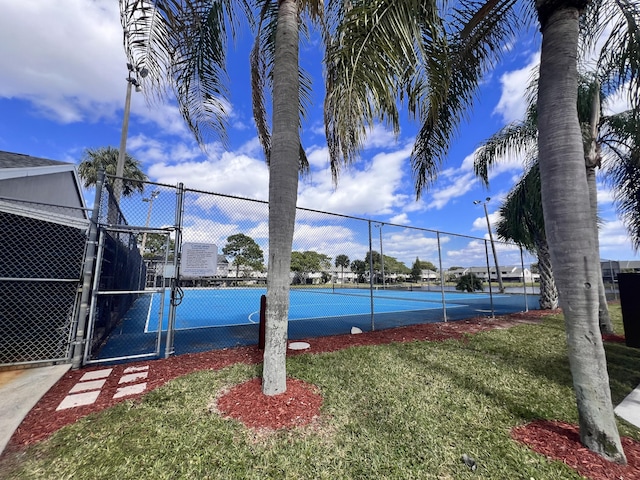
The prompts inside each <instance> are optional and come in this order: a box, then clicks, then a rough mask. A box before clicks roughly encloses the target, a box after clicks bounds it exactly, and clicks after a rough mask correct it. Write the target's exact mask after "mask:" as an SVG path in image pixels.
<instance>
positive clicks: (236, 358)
mask: <svg viewBox="0 0 640 480" xmlns="http://www.w3.org/2000/svg"><path fill="white" fill-rule="evenodd" d="M558 313H561V312H560V310H553V311H549V310H547V311H541V310H532V311H529V312H524V313H517V314H511V315H505V316H502V317H496V318H495V319H488V318H474V319H469V320H462V321H456V322H447V323H430V324H421V325H411V326H406V327H399V328H393V329H388V330H379V331H374V332H367V333H362V334H357V335H349V334H347V335H336V336H331V337H319V338H312V339H306V340H305V341H306V342H308V343H309V344H310V345H311V347H310V348H309V349H306V350H303V351H295V350H288V352H287V354H288V355H289V356H292V355H299V354H301V353H323V352H331V351H336V350H341V349H344V348H348V347H352V346H359V345H381V344H386V343H392V342H411V341H442V340H447V339H464V338H465V336H466V335H468V334H474V333H478V332H481V331H487V330H493V329H500V328H509V327H512V326H515V325H520V324H531V323H539V322H541V319H542V318H543V317H545V316H547V315H551V314H558ZM618 337H619V336H615V338H614V336H612V338H611V339H609V340H607V338H606V337H605V341H620V338H618ZM621 338H622V339H624V337H621ZM261 362H262V351H261V350H259V349H258V348H257V347H239V348H232V349H224V350H214V351H209V352H202V353H196V354H186V355H181V356H177V357H171V358H168V359H162V360H154V361H151V362H147V364H148V365H149V375H148V378H147V389H146V390H145V391H146V392H148V391H150V390H153V389H155V388H157V387H159V386H161V385H163V384H165V383H166V382H168V381H169V380H172V379H174V378H177V377H180V376H183V375H186V374H189V373H192V372H194V371H198V370H219V369H222V368H225V367H227V366H230V365H233V364H236V363H247V364H258V363H261ZM136 365H138V364H127V365H116V366H114V367H113V369H114V373H113V374H112V375H111V376H110V377H109V380H108V381H107V382H106V384H105V387H104V389H103V390H104V392H103V393H104V394H101V395H100V396H99V397H98V399H97V401H96V402H95V403H93V404H92V405H87V406H82V407H78V408H72V409H68V410H62V411H56V407H57V406H58V405H59V404H60V402H61V401H62V399H63V398H64V397H65V395H67V393H68V392H69V390H70V389H71V388H72V387H73V386H74V385H75V384H76V383H77V382H78V380H79V379H80V377H81V376H82V375H83V374H85V373H87V372H89V371H91V370H92V369H82V370H78V371H70V372H68V373H67V374H66V375H65V376H64V377H63V378H62V379H61V380H60V381H59V382H58V383H56V385H54V387H53V388H52V389H51V390H49V392H47V394H45V395H44V397H43V398H42V399H41V400H40V401H39V402H38V403H37V404H36V406H35V407H34V408H33V409H32V410H31V412H30V413H29V414H28V415H27V417H26V418H25V419H24V421H23V422H22V424H21V425H20V427H19V428H18V430H17V431H16V433H15V434H14V435H13V437H12V438H11V441H10V443H9V446H8V448H7V449H6V450H5V453H7V452H15V451H18V450H21V449H23V448H25V447H26V446H28V445H31V444H34V443H37V442H39V441H41V440H43V439H45V438H47V437H48V436H50V435H51V434H52V433H54V432H55V431H56V430H58V429H60V428H61V427H63V426H64V425H67V424H70V423H73V422H75V421H76V420H78V419H79V418H81V417H84V416H86V415H88V414H90V413H93V412H96V411H100V410H103V409H105V408H108V407H110V406H112V405H114V404H116V403H118V402H120V401H122V400H124V399H114V398H113V395H112V393H113V392H115V391H116V388H117V379H118V377H119V376H120V375H121V374H122V373H123V372H124V369H125V368H126V367H131V366H136ZM93 370H95V368H94V369H93ZM142 395H143V393H140V394H138V395H133V396H127V397H126V399H128V400H130V399H132V398H134V399H135V398H137V397H140V396H142ZM321 406H322V396H321V395H320V393H319V392H318V390H317V388H316V387H315V386H313V385H309V384H307V383H305V382H303V381H301V380H297V379H288V381H287V390H286V391H285V392H284V393H282V394H279V395H275V396H265V395H263V394H262V387H261V380H260V379H259V378H254V379H252V380H250V381H248V382H245V383H242V384H239V385H236V386H234V387H232V388H230V389H229V390H228V391H225V392H221V393H220V394H219V396H218V397H217V399H216V402H215V405H213V406H211V407H210V408H211V409H212V411H215V412H217V413H218V414H220V415H223V416H225V417H231V418H235V419H237V420H239V421H241V422H243V423H244V424H245V425H246V426H247V427H248V428H252V429H256V430H265V429H266V430H278V429H282V428H292V427H299V426H304V425H308V424H311V423H313V422H314V421H315V420H317V419H318V418H320V409H321ZM511 435H512V437H513V438H514V439H515V440H517V441H519V442H521V443H524V444H525V445H527V446H529V447H530V448H531V449H533V450H534V451H536V452H538V453H540V454H542V455H545V456H547V457H548V458H550V459H554V460H559V461H561V462H564V463H565V464H567V465H569V466H571V467H572V468H574V469H576V471H578V472H579V473H580V474H581V475H583V476H585V477H587V478H591V479H594V480H604V479H634V478H635V479H640V443H638V442H636V441H634V440H631V439H627V438H624V439H623V440H622V442H623V446H624V450H625V453H626V455H627V460H628V462H629V464H628V465H627V466H618V465H614V464H612V463H610V462H606V461H605V460H603V459H601V458H600V457H599V456H597V455H595V454H593V453H592V452H589V451H588V450H587V449H586V448H584V447H583V446H582V445H581V444H580V442H579V437H578V434H577V427H575V426H573V425H568V424H563V423H561V422H549V421H537V422H532V423H529V424H527V425H523V426H520V427H517V428H514V429H513V431H512V434H511Z"/></svg>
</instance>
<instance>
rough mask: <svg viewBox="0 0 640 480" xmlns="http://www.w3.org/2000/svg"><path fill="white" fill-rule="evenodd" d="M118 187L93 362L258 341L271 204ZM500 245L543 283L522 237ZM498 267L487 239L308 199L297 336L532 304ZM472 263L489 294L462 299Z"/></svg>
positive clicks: (105, 198) (89, 352)
mask: <svg viewBox="0 0 640 480" xmlns="http://www.w3.org/2000/svg"><path fill="white" fill-rule="evenodd" d="M112 197H113V196H112V194H111V193H110V190H109V189H104V191H103V192H102V194H101V196H100V215H99V221H98V223H99V226H100V235H99V236H98V238H99V239H103V240H99V241H98V244H99V249H98V251H99V254H98V258H97V266H96V269H95V273H94V280H93V289H92V300H91V307H90V309H89V328H88V330H89V332H90V334H89V340H88V341H87V344H88V347H87V348H86V350H85V358H84V362H85V363H90V362H100V361H112V360H114V359H123V358H138V357H139V356H141V355H146V356H148V355H151V356H153V355H156V356H157V355H165V356H168V355H171V354H173V353H177V354H180V353H188V352H196V351H203V350H210V349H220V348H227V347H233V346H237V345H251V344H257V343H258V340H259V338H258V337H259V319H260V301H261V296H262V295H264V294H265V293H266V282H267V274H266V269H267V265H266V259H267V258H268V248H269V245H268V204H267V203H266V202H264V201H258V200H251V199H247V198H239V197H234V196H228V195H220V194H213V193H210V192H205V191H200V190H193V189H188V188H187V189H184V188H183V187H182V185H178V186H177V187H172V186H169V185H163V184H157V183H147V184H145V185H144V191H143V192H142V193H135V194H134V195H132V196H130V197H123V198H122V199H121V201H120V203H119V205H118V204H117V202H114V201H113V198H112ZM496 246H497V250H498V252H499V255H500V261H501V262H504V266H508V268H505V269H503V268H504V267H498V268H500V270H501V271H503V276H504V274H506V273H508V272H509V271H511V272H512V273H513V276H514V277H515V278H514V280H515V281H518V282H519V283H520V285H524V283H523V280H525V281H531V278H530V277H527V276H526V275H525V274H526V272H528V270H527V269H525V268H524V263H523V258H522V254H521V251H520V249H519V247H517V246H515V245H510V244H506V243H503V242H496ZM122 259H124V260H122ZM420 262H422V263H420ZM497 264H498V262H497V261H496V259H495V258H493V257H492V256H491V254H490V251H489V248H488V246H487V240H485V239H483V238H474V237H468V236H461V235H455V234H450V233H444V232H437V231H433V230H427V229H422V228H415V227H411V226H406V225H394V224H389V223H382V222H375V221H372V220H369V219H364V218H357V217H351V216H346V215H338V214H332V213H327V212H321V211H316V210H310V209H304V208H298V209H297V213H296V228H295V233H294V240H293V252H292V265H291V294H290V318H289V320H290V322H289V338H290V339H292V340H293V339H303V338H312V337H315V336H324V335H335V334H343V333H349V332H351V331H352V329H353V328H354V327H356V328H358V329H359V330H362V331H368V330H374V329H381V328H392V327H396V326H401V325H409V324H416V323H424V322H435V321H443V320H444V321H447V320H454V319H460V318H468V317H473V316H478V315H481V316H491V315H494V314H500V313H508V312H514V311H522V310H525V309H527V308H529V305H531V304H533V303H534V302H533V301H531V299H528V298H527V292H526V290H525V289H524V288H523V287H522V286H520V287H517V291H516V293H512V294H509V295H504V294H501V295H497V293H498V292H497V286H496V285H495V276H496V271H497V270H496V265H497ZM416 265H418V266H419V267H416ZM425 265H427V266H428V267H425ZM456 266H458V267H460V269H459V270H456V268H455V267H456ZM469 267H475V270H476V272H474V275H476V276H477V277H479V278H481V279H484V280H485V282H484V287H483V290H484V291H483V292H476V293H475V294H474V293H470V294H466V296H465V297H464V299H461V297H454V295H455V294H456V293H455V292H456V290H455V284H456V282H457V280H458V277H459V276H460V275H462V274H463V272H467V273H468V271H469ZM491 279H492V280H493V282H492V281H488V282H487V280H491ZM109 282H115V283H109ZM458 295H460V294H458ZM530 296H531V294H529V297H530ZM161 346H164V350H162V348H161Z"/></svg>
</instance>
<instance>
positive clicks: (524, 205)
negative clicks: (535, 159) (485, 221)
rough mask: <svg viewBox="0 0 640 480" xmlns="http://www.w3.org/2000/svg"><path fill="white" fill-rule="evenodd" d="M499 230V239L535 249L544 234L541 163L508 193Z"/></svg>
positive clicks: (497, 230)
mask: <svg viewBox="0 0 640 480" xmlns="http://www.w3.org/2000/svg"><path fill="white" fill-rule="evenodd" d="M496 233H497V234H498V237H499V238H500V239H502V240H505V241H513V242H516V243H517V244H518V245H522V246H523V247H524V248H526V249H527V250H529V251H534V250H535V247H536V242H537V241H538V239H539V238H540V237H541V236H542V237H544V236H545V233H544V217H543V213H542V197H541V194H540V168H539V166H538V163H535V164H534V165H533V166H532V167H531V168H530V169H529V170H528V171H527V172H526V173H525V175H524V176H523V177H522V178H521V179H520V180H519V181H518V183H517V184H516V185H515V186H514V187H513V188H512V189H511V192H509V195H507V198H506V199H505V201H504V203H503V204H502V206H501V207H500V220H499V221H498V223H497V224H496Z"/></svg>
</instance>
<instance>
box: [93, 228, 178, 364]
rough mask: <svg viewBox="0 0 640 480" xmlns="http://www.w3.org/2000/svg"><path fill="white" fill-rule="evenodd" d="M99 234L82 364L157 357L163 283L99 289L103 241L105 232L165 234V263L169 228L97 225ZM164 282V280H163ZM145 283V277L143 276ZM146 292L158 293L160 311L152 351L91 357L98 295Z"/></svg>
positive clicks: (163, 294) (167, 252)
mask: <svg viewBox="0 0 640 480" xmlns="http://www.w3.org/2000/svg"><path fill="white" fill-rule="evenodd" d="M98 230H99V236H98V252H97V255H96V265H95V269H94V274H93V283H92V287H91V300H90V308H89V318H88V320H87V336H86V341H85V348H84V357H83V364H84V365H90V364H97V363H106V362H116V361H122V360H135V359H141V358H157V357H159V356H160V350H161V341H162V319H163V316H164V296H165V287H164V285H163V286H162V287H160V288H152V289H147V288H145V289H144V290H106V291H104V290H100V277H101V274H102V265H103V260H104V243H105V236H106V233H107V232H114V233H125V234H138V233H143V232H142V231H144V232H146V233H157V234H162V235H166V243H165V246H166V248H165V252H166V253H165V264H167V261H168V258H169V239H170V233H171V231H170V230H165V229H163V230H158V229H148V228H140V227H129V226H124V225H122V226H119V227H105V226H101V227H99V229H98ZM163 283H164V282H163ZM145 284H146V278H145ZM148 293H152V294H153V293H159V294H160V311H159V313H158V326H157V333H156V341H155V349H154V350H153V351H152V352H148V353H142V354H135V355H122V356H117V357H106V358H100V359H92V358H91V355H92V353H93V352H92V342H91V340H92V339H93V334H94V329H95V322H96V310H97V307H98V297H100V296H106V295H131V294H138V295H140V294H148Z"/></svg>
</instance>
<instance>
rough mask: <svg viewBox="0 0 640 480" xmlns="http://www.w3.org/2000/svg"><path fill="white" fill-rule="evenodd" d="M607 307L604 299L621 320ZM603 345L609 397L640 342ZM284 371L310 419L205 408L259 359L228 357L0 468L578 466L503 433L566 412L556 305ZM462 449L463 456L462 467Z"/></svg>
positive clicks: (365, 471) (210, 471) (242, 472)
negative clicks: (517, 319) (301, 384)
mask: <svg viewBox="0 0 640 480" xmlns="http://www.w3.org/2000/svg"><path fill="white" fill-rule="evenodd" d="M619 310H620V309H619V307H612V313H613V315H614V318H615V321H616V331H618V332H622V327H621V321H620V313H619ZM606 348H607V355H608V358H609V370H610V374H611V386H612V393H613V398H614V402H616V403H617V402H619V401H621V400H622V399H623V398H624V396H626V395H627V394H628V393H629V392H630V391H631V390H632V389H633V388H635V387H636V386H637V385H638V383H640V350H635V349H631V348H627V347H625V346H624V345H623V344H608V345H607V347H606ZM288 373H289V375H290V376H292V377H295V378H299V379H301V380H304V381H306V382H309V383H313V384H315V385H317V386H318V387H319V389H320V391H321V393H322V395H323V397H324V403H323V407H322V419H321V420H320V421H319V422H318V424H316V425H313V426H308V427H304V428H297V429H293V430H286V431H278V432H275V433H269V434H267V433H264V432H262V433H259V432H258V433H256V432H253V431H250V430H248V429H247V428H245V427H244V426H243V425H241V424H240V423H238V422H237V421H235V420H229V419H224V418H220V417H219V416H218V415H217V414H215V413H211V410H210V406H211V404H212V402H213V400H214V398H215V396H216V394H217V393H218V392H219V391H220V390H221V389H223V388H225V387H229V386H232V385H234V384H236V383H240V382H243V381H245V380H248V379H250V378H252V377H255V376H258V375H260V367H259V366H247V365H236V366H233V367H230V368H226V369H224V370H221V371H215V372H214V371H202V372H198V373H194V374H191V375H188V376H185V377H182V378H179V379H176V380H174V381H171V382H169V383H168V384H166V385H165V386H163V387H161V388H159V389H157V390H155V391H153V392H150V393H149V394H147V395H146V396H144V397H143V398H142V400H140V401H135V402H133V401H132V402H126V403H122V404H120V405H117V406H115V407H113V408H111V409H109V410H106V411H104V412H101V413H99V414H95V415H91V416H89V417H87V418H84V419H83V420H81V421H79V422H77V423H76V424H74V425H70V426H68V427H65V428H63V429H62V430H60V431H59V432H58V433H56V434H55V435H53V436H52V437H51V438H50V439H49V440H48V441H45V442H43V443H42V444H40V445H37V446H35V447H33V448H31V449H29V450H28V451H26V453H24V454H22V455H20V456H18V458H17V459H13V461H12V464H13V465H12V466H11V467H10V469H9V466H8V465H5V466H4V468H5V469H9V470H6V471H7V475H8V476H7V477H2V478H12V479H13V478H18V479H30V480H31V479H47V480H49V479H67V478H69V479H71V478H73V479H92V480H93V479H110V480H111V479H119V480H122V479H136V480H138V479H146V478H153V479H178V478H180V479H214V478H218V479H234V478H242V479H245V478H247V479H271V478H272V479H332V480H333V479H382V478H384V479H405V478H406V479H418V478H420V479H422V478H425V479H430V478H433V479H465V478H474V479H476V478H483V479H485V478H487V479H488V478H491V479H499V480H504V479H521V478H522V479H527V480H529V479H530V478H534V479H536V480H539V479H560V478H581V477H580V476H578V475H577V474H576V473H574V471H573V470H571V469H570V468H569V467H567V466H565V465H564V464H562V463H560V462H552V461H548V460H547V459H546V458H544V457H543V456H541V455H538V454H536V453H534V452H532V451H530V450H529V449H527V448H526V447H524V446H522V445H520V444H518V443H516V442H515V441H513V440H511V438H510V436H509V431H510V429H511V428H512V427H514V426H516V425H520V424H523V423H526V422H528V421H530V420H534V419H555V420H563V421H567V422H571V423H575V422H576V421H577V413H576V408H575V403H574V396H573V390H572V386H571V377H570V374H569V369H568V362H567V359H566V348H565V336H564V328H563V323H562V317H561V316H554V317H548V318H547V319H546V320H545V321H544V324H542V325H524V326H519V327H514V328H511V329H507V330H494V331H491V332H486V333H481V334H478V335H474V336H470V337H469V338H468V339H467V341H446V342H412V343H404V344H391V345H381V346H373V347H357V348H350V349H347V350H343V351H339V352H334V353H326V354H305V355H299V356H294V357H291V358H289V359H288ZM619 425H620V430H621V434H623V435H626V436H631V437H634V438H636V439H640V435H639V433H640V432H639V431H638V430H637V429H635V428H634V427H632V426H630V425H628V424H625V423H624V422H620V424H619ZM462 454H468V455H470V456H472V457H473V458H475V459H476V461H477V464H478V469H477V470H476V471H475V472H472V471H471V470H470V469H469V468H468V467H467V466H465V465H464V463H462V462H461V460H460V457H461V455H462ZM0 476H2V475H0Z"/></svg>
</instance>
